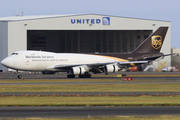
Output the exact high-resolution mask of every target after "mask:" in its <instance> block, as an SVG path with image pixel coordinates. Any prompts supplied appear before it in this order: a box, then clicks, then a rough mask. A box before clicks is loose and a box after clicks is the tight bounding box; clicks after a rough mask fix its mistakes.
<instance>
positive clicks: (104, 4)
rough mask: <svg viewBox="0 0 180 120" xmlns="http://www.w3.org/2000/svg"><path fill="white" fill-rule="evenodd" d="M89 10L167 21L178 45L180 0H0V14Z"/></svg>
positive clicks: (179, 39) (70, 12) (34, 13)
mask: <svg viewBox="0 0 180 120" xmlns="http://www.w3.org/2000/svg"><path fill="white" fill-rule="evenodd" d="M88 13H92V14H102V15H110V16H111V15H112V16H120V17H130V18H142V19H153V20H163V21H170V22H171V47H176V48H180V38H179V34H180V0H0V17H9V16H15V15H22V14H23V15H24V16H31V15H63V14H88Z"/></svg>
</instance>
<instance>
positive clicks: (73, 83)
mask: <svg viewBox="0 0 180 120" xmlns="http://www.w3.org/2000/svg"><path fill="white" fill-rule="evenodd" d="M147 83H180V81H152V82H147V81H143V82H132V81H131V82H122V81H119V82H41V83H0V85H57V84H59V85H77V84H147Z"/></svg>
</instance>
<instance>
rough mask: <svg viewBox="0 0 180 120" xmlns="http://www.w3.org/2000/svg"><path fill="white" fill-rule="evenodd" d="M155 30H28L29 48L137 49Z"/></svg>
mask: <svg viewBox="0 0 180 120" xmlns="http://www.w3.org/2000/svg"><path fill="white" fill-rule="evenodd" d="M151 33H152V30H28V31H27V49H28V50H42V51H51V52H57V53H94V52H99V53H122V52H130V51H133V50H134V49H135V48H136V47H137V46H138V45H139V44H140V43H141V42H142V41H143V40H145V39H146V38H147V37H148V36H149V35H150V34H151Z"/></svg>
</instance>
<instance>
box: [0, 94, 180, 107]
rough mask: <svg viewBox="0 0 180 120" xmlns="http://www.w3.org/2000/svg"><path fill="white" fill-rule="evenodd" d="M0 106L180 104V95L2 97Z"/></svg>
mask: <svg viewBox="0 0 180 120" xmlns="http://www.w3.org/2000/svg"><path fill="white" fill-rule="evenodd" d="M0 106H180V97H177V96H176V97H172V96H163V97H156V96H141V97H109V96H107V97H0Z"/></svg>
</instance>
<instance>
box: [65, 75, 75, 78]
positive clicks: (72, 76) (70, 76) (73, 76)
mask: <svg viewBox="0 0 180 120" xmlns="http://www.w3.org/2000/svg"><path fill="white" fill-rule="evenodd" d="M67 78H75V75H67Z"/></svg>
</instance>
